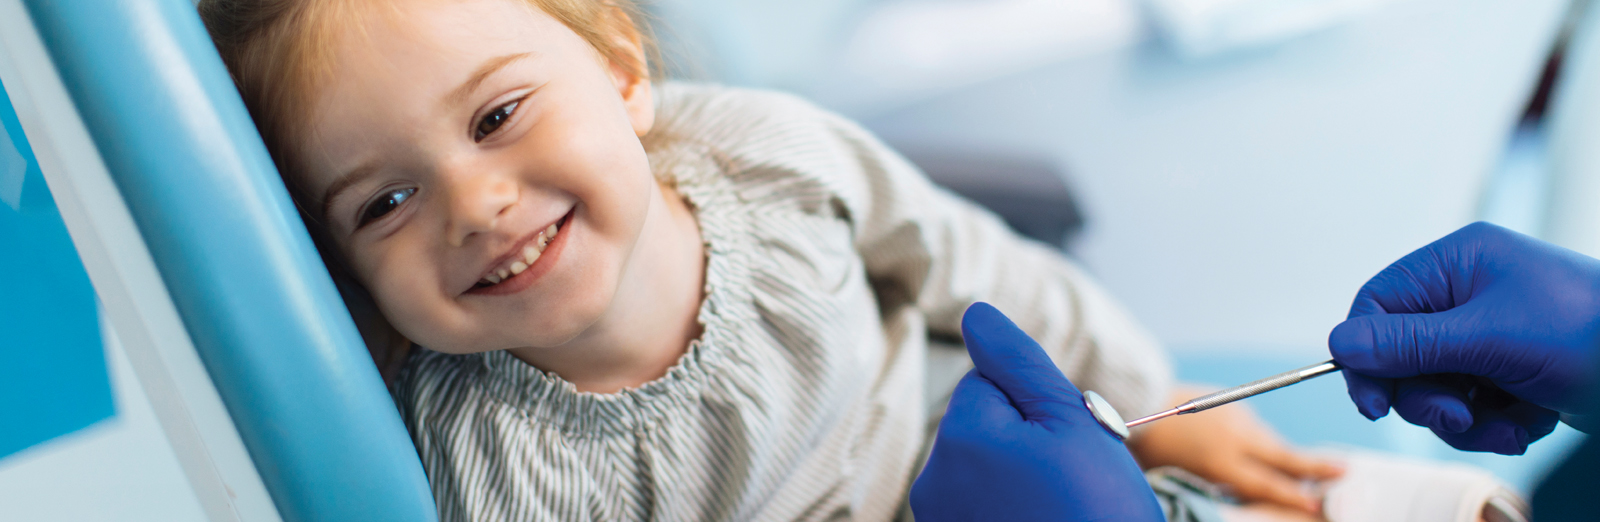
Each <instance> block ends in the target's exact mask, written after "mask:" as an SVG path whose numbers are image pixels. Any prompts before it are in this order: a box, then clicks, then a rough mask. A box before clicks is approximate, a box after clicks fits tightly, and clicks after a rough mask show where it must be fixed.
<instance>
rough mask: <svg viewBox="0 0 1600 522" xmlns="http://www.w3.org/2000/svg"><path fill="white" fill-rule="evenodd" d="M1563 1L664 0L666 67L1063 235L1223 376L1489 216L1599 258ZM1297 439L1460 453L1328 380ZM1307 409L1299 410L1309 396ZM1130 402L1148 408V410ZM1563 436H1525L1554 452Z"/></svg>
mask: <svg viewBox="0 0 1600 522" xmlns="http://www.w3.org/2000/svg"><path fill="white" fill-rule="evenodd" d="M1588 7H1589V6H1588V2H1584V1H1579V2H1569V1H1562V0H1072V1H1065V0H819V1H811V2H792V1H784V0H658V1H657V2H655V3H654V4H653V7H652V11H653V14H654V15H655V16H656V17H657V20H656V24H655V25H656V29H657V31H658V33H659V34H658V38H659V39H660V40H661V43H662V47H663V53H664V54H665V57H666V60H665V61H666V62H667V69H668V71H669V74H670V75H671V76H672V77H674V78H683V79H690V80H696V81H712V82H721V83H728V84H733V85H742V86H750V87H759V88H767V89H778V90H784V91H789V92H793V93H796V94H799V95H801V96H804V97H806V98H809V99H811V100H813V101H815V102H816V103H818V104H820V105H822V106H824V107H827V108H829V109H832V110H834V111H837V112H840V113H842V114H844V115H846V116H848V117H850V118H852V119H855V120H857V121H859V122H861V123H862V124H863V125H865V126H866V127H867V128H868V129H870V130H872V131H874V132H875V133H877V134H878V135H879V136H880V137H881V138H883V139H884V140H885V141H887V142H888V143H889V144H890V145H891V146H893V147H895V148H896V149H898V150H900V151H901V152H902V153H904V154H906V155H907V156H908V157H909V158H910V159H912V160H913V161H914V162H916V163H917V164H919V165H920V166H922V167H923V168H924V170H926V171H927V172H928V173H929V175H930V177H933V178H934V179H935V180H936V181H938V182H940V183H943V184H945V185H947V186H949V187H951V188H953V189H955V190H956V191H958V192H961V193H963V194H966V195H967V196H969V197H971V198H973V199H975V200H977V201H978V202H980V203H983V204H985V205H987V206H989V207H990V208H992V209H995V210H997V211H999V212H1000V213H1001V214H1002V215H1003V216H1004V217H1006V218H1007V219H1008V221H1009V222H1011V224H1012V225H1013V227H1015V228H1017V229H1018V230H1019V231H1022V232H1024V233H1026V234H1028V235H1030V236H1033V237H1035V238H1038V239H1041V240H1044V241H1047V242H1051V243H1057V244H1061V245H1062V246H1063V248H1064V249H1065V250H1066V251H1067V252H1068V253H1070V254H1071V255H1073V256H1075V257H1076V258H1078V259H1079V260H1081V262H1082V263H1083V264H1085V265H1086V266H1087V267H1088V268H1089V269H1090V270H1091V271H1092V272H1093V273H1094V274H1096V275H1097V276H1098V277H1099V278H1100V279H1101V280H1102V281H1103V282H1104V283H1105V285H1106V286H1107V287H1109V289H1110V290H1111V291H1112V293H1113V294H1115V295H1116V296H1118V297H1119V298H1120V299H1121V300H1122V301H1123V302H1124V303H1125V304H1126V305H1127V306H1128V307H1129V308H1130V309H1131V310H1132V311H1133V313H1134V315H1136V316H1137V317H1138V318H1139V319H1140V320H1142V321H1143V322H1144V324H1146V325H1147V326H1148V327H1149V328H1150V329H1151V330H1152V331H1154V333H1155V334H1156V335H1157V336H1158V337H1159V338H1160V339H1161V340H1162V341H1164V342H1165V343H1166V345H1167V346H1168V347H1169V348H1170V349H1171V350H1172V351H1173V353H1174V355H1175V357H1176V359H1177V362H1178V365H1179V373H1180V374H1181V375H1182V376H1183V377H1185V378H1188V379H1190V380H1197V381H1205V382H1213V383H1215V384H1219V385H1225V384H1236V383H1239V382H1244V381H1247V380H1253V379H1255V378H1257V377H1260V376H1264V375H1268V374H1271V373H1276V372H1278V371H1283V370H1287V369H1291V368H1295V367H1299V366H1303V365H1306V364H1310V363H1312V362H1316V361H1319V360H1321V359H1323V358H1325V357H1326V355H1327V345H1326V336H1327V334H1328V332H1329V330H1331V329H1332V327H1333V326H1334V325H1335V324H1338V323H1339V322H1340V321H1341V320H1343V319H1344V317H1345V313H1346V312H1347V309H1348V307H1349V305H1350V301H1351V299H1352V298H1353V297H1354V294H1355V291H1356V289H1358V288H1359V287H1360V286H1361V284H1362V283H1363V282H1365V281H1366V279H1367V278H1369V277H1371V276H1372V275H1373V274H1375V273H1377V272H1378V271H1379V270H1381V269H1382V268H1383V267H1384V266H1386V265H1387V264H1388V263H1389V262H1392V261H1393V260H1395V259H1397V258H1399V257H1400V256H1402V255H1404V254H1406V253H1407V252H1410V251H1411V250H1413V249H1416V248H1418V247H1421V246H1422V245H1424V244H1427V243H1428V242H1430V241H1432V240H1434V239H1437V238H1439V237H1441V236H1443V235H1445V234H1447V233H1449V232H1451V231H1453V230H1455V229H1456V228H1458V227H1461V226H1462V225H1465V224H1467V223H1470V222H1472V221H1476V220H1488V221H1491V222H1494V223H1498V224H1500V225H1503V226H1506V227H1509V228H1512V229H1514V230H1517V231H1520V232H1524V233H1527V234H1531V235H1535V236H1539V237H1542V238H1544V239H1548V240H1552V241H1555V242H1557V243H1560V244H1563V245H1565V246H1568V247H1571V248H1575V249H1578V250H1580V251H1583V252H1585V253H1588V254H1590V255H1595V254H1600V214H1597V213H1596V211H1595V210H1594V209H1593V207H1595V206H1596V205H1594V202H1597V201H1600V165H1597V161H1600V160H1597V158H1600V147H1593V146H1583V145H1582V144H1583V143H1586V142H1592V140H1593V139H1594V138H1595V137H1596V132H1595V130H1594V128H1595V125H1596V122H1597V121H1600V120H1597V118H1596V116H1600V110H1597V109H1596V107H1595V105H1596V101H1595V100H1596V99H1600V98H1597V97H1600V84H1596V79H1595V78H1594V75H1595V72H1594V71H1593V70H1592V69H1594V67H1595V66H1596V63H1600V54H1597V51H1600V49H1591V47H1595V46H1596V45H1597V44H1600V42H1592V40H1595V37H1596V36H1600V35H1595V34H1590V33H1595V32H1600V19H1597V18H1600V12H1594V10H1591V9H1588ZM1301 388H1304V389H1291V390H1287V391H1284V392H1279V393H1277V394H1274V395H1271V396H1265V397H1261V398H1258V399H1254V400H1253V402H1254V403H1255V404H1256V406H1257V408H1258V409H1259V410H1261V411H1262V413H1263V414H1264V415H1265V416H1266V417H1268V419H1269V420H1271V421H1272V422H1273V423H1274V424H1276V425H1278V427H1279V428H1280V429H1281V430H1282V431H1284V432H1285V434H1286V435H1288V436H1289V437H1290V438H1291V439H1292V440H1294V441H1296V442H1299V443H1303V444H1321V443H1340V444H1358V445H1364V446H1370V447H1377V448H1382V449H1387V450H1392V451H1402V452H1406V453H1410V454H1417V455H1424V456H1432V457H1439V458H1452V459H1458V460H1466V461H1469V462H1473V463H1476V464H1480V465H1485V466H1488V467H1491V468H1492V469H1495V470H1496V471H1497V472H1499V473H1501V475H1502V476H1505V477H1507V478H1508V479H1509V480H1511V481H1513V482H1515V483H1518V485H1521V486H1526V485H1527V484H1530V483H1531V482H1532V481H1533V480H1534V479H1535V478H1536V477H1537V475H1538V474H1539V473H1540V472H1541V471H1542V469H1543V465H1544V462H1546V461H1548V457H1546V458H1543V460H1541V459H1526V460H1517V459H1504V458H1500V457H1493V456H1482V455H1465V454H1460V453H1458V452H1455V451H1454V450H1451V449H1449V448H1448V447H1445V446H1444V445H1443V444H1442V443H1438V442H1437V441H1435V440H1433V438H1432V437H1431V436H1430V435H1429V434H1427V433H1426V432H1425V431H1421V430H1415V429H1413V428H1412V427H1410V426H1408V425H1405V424H1403V423H1401V422H1399V421H1397V420H1394V419H1384V420H1383V421H1381V422H1379V423H1376V424H1372V423H1368V422H1367V421H1366V420H1365V419H1363V418H1361V417H1359V415H1358V414H1356V413H1355V411H1354V407H1353V406H1351V405H1350V404H1349V402H1348V401H1347V400H1345V399H1344V398H1343V397H1344V391H1343V383H1342V382H1339V379H1337V378H1331V379H1324V380H1323V382H1314V383H1310V384H1307V385H1303V386H1301ZM1313 406H1315V407H1313ZM1141 413H1142V412H1141ZM1577 437H1578V436H1577V435H1576V434H1574V433H1573V432H1571V431H1569V430H1563V431H1562V432H1560V433H1558V434H1556V435H1555V436H1554V440H1556V441H1557V442H1556V443H1551V444H1545V445H1541V446H1537V447H1536V448H1535V451H1536V452H1543V453H1546V454H1548V455H1549V456H1554V455H1558V454H1560V452H1561V451H1563V450H1564V449H1565V444H1570V442H1571V441H1573V440H1576V439H1577Z"/></svg>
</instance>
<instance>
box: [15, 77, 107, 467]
mask: <svg viewBox="0 0 1600 522" xmlns="http://www.w3.org/2000/svg"><path fill="white" fill-rule="evenodd" d="M8 138H9V139H8ZM0 360H3V361H5V364H0V426H4V428H0V457H5V456H7V455H10V454H12V453H16V452H17V451H20V450H22V449H25V448H27V447H29V446H32V445H34V444H38V443H40V442H44V441H47V440H50V439H52V438H54V437H57V436H60V435H65V434H67V433H71V432H73V431H77V430H78V429H80V428H83V427H85V426H88V425H90V424H94V423H95V422H98V421H100V420H101V419H105V418H107V417H110V416H112V415H114V414H115V413H116V406H115V400H114V399H113V397H112V395H111V380H110V378H109V377H108V376H107V374H106V360H105V348H104V347H103V346H102V345H101V339H100V319H99V313H98V311H97V310H96V309H95V297H94V287H93V286H91V285H90V284H89V274H87V273H85V272H84V271H83V262H82V261H79V260H78V251H77V249H76V248H74V247H73V246H72V237H71V236H69V235H67V227H66V225H65V224H64V223H62V222H61V213H60V212H59V211H57V210H56V203H55V200H54V199H53V198H51V196H50V190H49V189H48V188H47V187H45V184H44V178H43V177H42V176H40V173H39V163H38V162H36V161H34V158H33V150H32V149H31V148H29V147H28V139H27V137H26V136H24V135H23V133H22V125H21V124H20V123H18V122H17V114H16V111H14V110H13V109H12V107H11V100H10V98H9V97H8V96H6V91H5V86H3V85H0Z"/></svg>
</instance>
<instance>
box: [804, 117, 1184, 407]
mask: <svg viewBox="0 0 1600 522" xmlns="http://www.w3.org/2000/svg"><path fill="white" fill-rule="evenodd" d="M824 118H825V119H826V120H827V126H828V127H829V128H831V131H832V133H833V135H834V136H836V138H837V139H838V140H839V141H840V142H841V145H842V146H841V147H840V148H839V149H837V150H841V151H848V154H851V155H852V156H853V159H854V160H855V161H852V162H850V163H852V164H854V165H859V170H858V172H855V173H851V174H853V175H849V176H847V177H849V178H853V179H845V180H838V181H839V182H840V186H841V187H843V188H844V190H843V192H844V193H846V194H847V196H845V197H844V199H845V200H846V207H847V211H848V213H849V216H848V217H849V219H850V220H851V222H852V228H853V230H854V233H855V244H856V249H857V251H858V252H860V254H861V256H862V258H863V260H864V263H865V266H866V269H867V273H868V276H869V277H870V278H871V279H872V280H873V281H874V286H875V288H876V289H877V290H878V293H879V296H880V301H882V302H883V303H884V306H885V309H888V307H890V306H893V305H894V304H895V303H896V302H898V303H902V304H904V303H914V304H915V306H917V307H918V308H919V309H920V310H921V311H923V313H924V314H925V315H926V316H927V320H928V325H929V328H930V330H932V331H933V332H935V333H938V334H943V335H951V336H959V335H960V331H961V330H960V329H961V316H962V314H963V313H964V312H965V311H966V309H967V307H968V306H969V305H971V304H972V303H974V302H977V301H985V302H988V303H990V304H992V305H994V306H995V307H996V308H998V309H999V310H1000V311H1002V312H1004V313H1005V314H1006V315H1007V316H1009V317H1010V318H1011V319H1012V320H1013V321H1015V322H1016V323H1017V325H1018V326H1020V327H1022V329H1023V330H1024V331H1026V332H1027V333H1028V334H1029V335H1031V336H1033V338H1034V339H1036V340H1038V341H1039V344H1040V345H1041V346H1043V347H1044V348H1045V350H1046V351H1047V352H1049V354H1050V356H1051V357H1052V358H1053V359H1054V360H1055V362H1056V364H1057V365H1058V366H1060V368H1061V370H1062V372H1063V373H1065V374H1066V375H1067V377H1068V378H1070V379H1072V381H1073V382H1074V383H1075V384H1077V386H1078V387H1079V388H1081V389H1086V390H1087V389H1092V390H1095V391H1097V392H1099V393H1101V394H1102V395H1104V396H1105V397H1106V398H1107V400H1109V401H1110V402H1111V403H1112V405H1113V406H1114V407H1116V408H1117V410H1118V411H1121V412H1125V413H1124V414H1125V415H1142V414H1144V413H1147V412H1152V411H1155V410H1156V409H1158V408H1159V407H1160V406H1161V405H1162V403H1163V402H1164V401H1165V400H1166V395H1167V393H1168V392H1169V391H1170V388H1171V386H1172V380H1173V377H1172V369H1171V363H1170V362H1169V360H1168V358H1167V356H1166V353H1165V352H1164V350H1163V349H1162V347H1161V346H1160V345H1159V344H1158V343H1157V342H1156V341H1155V339H1154V338H1153V337H1152V336H1151V335H1150V334H1149V333H1148V332H1146V331H1145V329H1144V328H1142V327H1141V326H1140V325H1139V324H1138V323H1136V322H1135V321H1134V320H1133V319H1132V317H1131V316H1130V315H1129V314H1128V312H1127V311H1126V310H1124V309H1123V307H1122V306H1121V305H1120V304H1118V303H1117V302H1116V301H1115V300H1114V299H1112V298H1111V296H1110V295H1109V294H1107V293H1106V291H1105V290H1104V289H1102V288H1101V287H1100V286H1099V284H1097V283H1096V282H1095V281H1094V280H1093V278H1091V277H1090V276H1089V275H1088V274H1086V273H1085V272H1084V271H1083V269H1081V268H1080V267H1079V266H1077V265H1076V264H1075V263H1074V262H1072V261H1071V260H1069V259H1068V258H1067V257H1066V256H1064V255H1062V254H1061V253H1060V252H1059V251H1058V250H1056V249H1053V248H1050V247H1048V246H1046V245H1044V244H1041V243H1039V242H1036V241H1033V240H1030V239H1027V238H1023V237H1021V236H1018V235H1017V234H1016V233H1014V232H1012V231H1011V229H1010V228H1009V227H1007V226H1006V224H1005V223H1004V222H1003V221H1002V220H1001V219H1000V218H998V217H997V216H995V215H994V214H993V213H990V212H989V211H987V210H985V209H983V208H981V207H979V206H977V205H976V204H974V203H971V202H969V201H967V200H965V199H962V198H960V197H959V196H957V195H955V194H953V193H951V192H949V191H947V190H945V189H943V188H941V187H938V186H936V185H934V184H933V183H932V182H931V181H930V180H928V178H927V177H926V176H925V175H923V174H922V172H921V171H920V170H919V169H917V168H916V167H915V166H913V165H912V164H911V163H910V162H908V161H907V160H905V159H904V158H903V157H901V156H899V155H898V154H896V153H895V152H894V151H892V150H891V149H889V148H888V147H887V146H885V145H884V144H882V143H881V142H879V141H878V140H877V139H876V138H875V137H873V136H872V135H871V134H870V133H868V132H867V131H865V130H864V129H861V128H860V127H859V126H857V125H855V124H854V123H852V122H849V121H848V120H845V119H843V118H841V117H838V116H834V115H831V114H825V115H824Z"/></svg>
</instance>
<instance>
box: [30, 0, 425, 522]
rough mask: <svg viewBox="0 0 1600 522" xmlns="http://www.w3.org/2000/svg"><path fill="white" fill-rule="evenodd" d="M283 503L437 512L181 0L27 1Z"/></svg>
mask: <svg viewBox="0 0 1600 522" xmlns="http://www.w3.org/2000/svg"><path fill="white" fill-rule="evenodd" d="M25 3H26V4H27V6H28V9H29V12H30V14H31V15H32V18H33V22H34V24H35V26H36V27H38V29H39V33H40V35H41V36H42V37H43V39H44V42H45V45H46V47H47V48H48V49H49V51H50V55H51V57H52V59H53V60H54V62H55V65H56V67H57V69H59V70H60V72H61V75H62V79H63V80H64V81H65V83H66V85H67V89H68V90H69V91H70V93H71V95H72V99H73V100H74V102H75V103H76V105H77V107H78V110H79V112H80V113H81V114H82V115H83V118H84V122H85V123H86V124H87V126H88V129H89V132H90V134H91V136H92V137H93V138H94V140H95V143H96V144H97V146H98V147H99V149H100V154H101V155H102V156H103V157H104V158H105V161H106V166H107V167H108V168H109V169H110V171H111V175H112V177H113V178H114V179H115V181H116V183H117V186H118V188H119V189H120V190H121V192H122V195H123V197H124V199H125V200H126V201H127V203H128V206H129V208H130V210H132V212H133V216H134V219H135V221H136V222H137V224H138V227H139V230H140V232H141V233H142V234H143V236H144V239H145V241H146V242H147V243H148V245H149V247H150V252H151V254H152V256H153V257H154V259H155V262H156V265H157V268H158V269H159V270H160V271H161V277H162V278H163V279H164V280H165V282H166V285H167V288H168V289H169V290H170V291H171V294H172V297H173V301H174V303H175V304H176V305H177V308H178V312H179V313H180V314H181V316H182V318H183V321H184V325H185V327H186V328H187V329H188V331H189V334H190V335H191V336H192V337H193V339H194V343H195V347H196V349H197V350H198V351H199V354H200V357H201V359H202V360H203V361H204V362H205V365H206V368H207V370H208V371H209V372H210V374H211V377H212V379H213V380H214V381H215V382H216V385H217V390H218V392H219V393H220V394H221V396H222V399H223V401H224V402H225V403H226V405H227V407H228V411H229V413H230V414H231V415H232V416H233V420H234V422H235V424H236V425H237V426H238V428H239V434H240V436H241V438H242V439H243V440H244V443H245V446H246V447H247V448H248V449H249V451H250V455H251V457H252V458H253V459H254V461H255V464H256V466H257V467H258V469H259V470H260V471H261V475H262V479H263V481H264V482H265V483H266V485H267V488H268V490H269V491H270V492H271V494H272V497H273V501H274V502H275V503H276V505H277V507H278V509H279V510H280V512H281V514H282V515H283V516H284V517H285V518H287V519H289V520H339V521H358V520H381V521H405V520H432V519H435V518H436V514H435V511H434V506H433V500H432V498H431V497H430V494H429V489H428V484H427V480H426V477H425V476H424V474H423V472H422V465H421V463H420V462H419V461H418V459H417V454H416V450H415V449H413V448H412V446H411V440H410V438H409V437H408V436H407V434H406V431H405V427H404V425H403V424H402V423H401V421H400V416H399V414H398V412H397V411H396V410H395V407H394V403H393V401H392V400H391V399H390V398H389V395H388V393H387V391H386V390H385V389H384V386H383V382H382V380H381V379H380V378H379V376H378V372H377V369H376V368H375V367H374V366H373V364H372V361H371V359H370V358H369V356H368V355H367V351H366V349H365V347H364V346H363V345H362V343H361V340H360V338H359V337H358V335H357V333H356V329H355V325H354V324H353V323H352V322H351V321H350V315H349V313H348V312H347V311H346V310H345V308H344V305H343V303H342V301H340V299H339V294H338V292H337V291H336V290H335V289H334V286H333V281H332V280H331V279H330V278H329V276H328V273H327V271H326V269H325V267H323V265H322V263H321V261H320V258H319V257H318V255H317V252H316V251H315V249H314V248H313V247H312V244H311V238H310V236H309V235H308V233H307V232H306V229H305V226H304V225H303V224H302V222H301V220H300V218H299V217H298V214H297V213H296V212H295V208H294V206H293V204H292V203H291V202H290V200H289V194H288V191H287V190H286V189H285V187H284V185H283V182H282V181H281V180H280V179H279V178H278V174H277V172H276V171H275V170H274V168H273V166H272V162H271V160H270V159H269V157H268V156H267V151H266V148H265V146H263V144H262V142H261V139H260V137H259V136H258V135H257V133H256V130H255V127H254V126H253V125H252V124H251V120H250V115H249V113H248V112H247V111H246V110H245V108H244V104H243V102H242V101H241V100H240V98H239V94H238V92H237V91H236V90H235V89H234V86H233V83H232V82H231V81H230V80H229V78H228V74H227V70H226V69H225V68H224V67H223V64H222V60H221V59H220V58H219V57H218V56H217V52H216V49H215V47H213V46H212V44H211V41H210V40H209V39H208V37H207V36H206V31H205V28H204V27H203V26H202V25H201V23H200V19H199V16H198V15H197V14H196V13H195V11H194V5H193V4H192V3H191V2H189V1H188V0H104V1H94V2H60V1H54V0H26V1H25Z"/></svg>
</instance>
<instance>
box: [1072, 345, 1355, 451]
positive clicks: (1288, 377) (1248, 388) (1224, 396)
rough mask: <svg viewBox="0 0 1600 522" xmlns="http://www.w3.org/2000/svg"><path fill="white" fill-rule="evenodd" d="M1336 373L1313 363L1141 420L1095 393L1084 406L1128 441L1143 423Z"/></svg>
mask: <svg viewBox="0 0 1600 522" xmlns="http://www.w3.org/2000/svg"><path fill="white" fill-rule="evenodd" d="M1336 371H1339V364H1338V363H1335V362H1333V361H1327V362H1323V363H1320V364H1314V365H1311V366H1307V367H1305V368H1301V369H1298V370H1293V371H1287V372H1283V373H1280V374H1277V375H1274V376H1271V377H1267V378H1265V379H1261V380H1258V381H1254V382H1251V383H1249V384H1244V385H1240V386H1234V387H1232V388H1228V389H1225V390H1222V391H1218V392H1215V393H1209V394H1206V395H1201V396H1199V397H1195V398H1193V399H1190V400H1189V401H1188V402H1185V403H1183V404H1180V405H1178V407H1176V408H1173V409H1170V410H1167V411H1163V412H1161V413H1157V414H1154V415H1148V416H1144V417H1140V418H1137V419H1134V420H1132V421H1130V422H1126V423H1124V422H1123V421H1122V415H1121V414H1118V413H1117V410H1116V409H1115V408H1112V407H1111V403H1109V402H1106V399H1105V397H1101V396H1100V394H1098V393H1095V392H1093V391H1085V392H1083V405H1084V406H1086V407H1088V408H1089V413H1091V414H1094V419H1095V420H1097V421H1100V425H1102V426H1105V427H1106V429H1107V430H1110V431H1111V433H1113V434H1115V435H1116V436H1117V437H1118V438H1123V439H1126V438H1128V428H1132V427H1134V426H1138V425H1140V424H1144V423H1147V422H1152V421H1156V420H1160V419H1165V418H1167V417H1171V416H1173V415H1184V414H1188V413H1195V412H1201V411H1206V410H1209V409H1211V408H1215V407H1217V406H1221V405H1224V404H1228V403H1230V402H1234V401H1238V400H1241V399H1246V398H1249V397H1254V396H1257V395H1261V394H1263V393H1266V392H1269V391H1272V390H1276V389H1278V388H1282V387H1284V386H1288V385H1291V384H1296V383H1299V382H1301V381H1305V380H1308V379H1311V378H1313V377H1321V376H1323V375H1327V374H1330V373H1333V372H1336Z"/></svg>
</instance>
